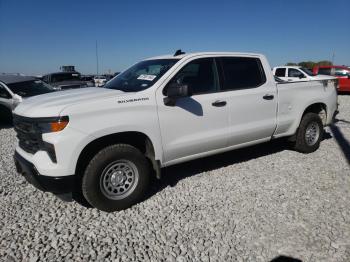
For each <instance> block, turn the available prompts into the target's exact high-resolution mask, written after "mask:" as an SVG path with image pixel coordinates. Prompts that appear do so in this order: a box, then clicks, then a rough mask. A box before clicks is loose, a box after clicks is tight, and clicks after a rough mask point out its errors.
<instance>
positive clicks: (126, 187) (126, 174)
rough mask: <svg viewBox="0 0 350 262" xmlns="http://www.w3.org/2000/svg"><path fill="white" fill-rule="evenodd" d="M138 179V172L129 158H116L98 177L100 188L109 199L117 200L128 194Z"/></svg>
mask: <svg viewBox="0 0 350 262" xmlns="http://www.w3.org/2000/svg"><path fill="white" fill-rule="evenodd" d="M138 180H139V172H138V170H137V167H136V166H135V164H134V163H132V162H131V161H129V160H117V161H114V162H113V163H111V164H109V165H108V166H107V167H106V168H105V169H104V170H103V172H102V175H101V177H100V189H101V191H102V193H103V194H104V195H105V196H106V197H107V198H109V199H112V200H118V199H123V198H125V197H127V196H129V195H130V194H131V193H132V192H133V191H134V189H135V187H136V185H137V183H138Z"/></svg>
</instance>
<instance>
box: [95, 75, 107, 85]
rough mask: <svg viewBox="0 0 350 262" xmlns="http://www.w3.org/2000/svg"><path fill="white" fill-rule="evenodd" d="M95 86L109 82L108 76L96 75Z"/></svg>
mask: <svg viewBox="0 0 350 262" xmlns="http://www.w3.org/2000/svg"><path fill="white" fill-rule="evenodd" d="M94 82H95V86H103V85H105V84H106V82H107V78H106V77H105V76H95V77H94Z"/></svg>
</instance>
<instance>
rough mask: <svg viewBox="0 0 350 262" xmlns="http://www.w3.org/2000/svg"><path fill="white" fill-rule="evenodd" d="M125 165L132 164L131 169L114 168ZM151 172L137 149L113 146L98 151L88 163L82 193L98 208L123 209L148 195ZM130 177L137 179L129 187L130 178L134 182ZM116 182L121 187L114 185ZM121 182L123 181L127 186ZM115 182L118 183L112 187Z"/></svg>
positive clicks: (108, 210) (126, 146) (120, 145)
mask: <svg viewBox="0 0 350 262" xmlns="http://www.w3.org/2000/svg"><path fill="white" fill-rule="evenodd" d="M124 162H125V163H126V164H125V165H126V166H128V165H129V170H128V169H127V167H125V165H124V168H125V169H126V170H128V171H120V170H119V169H114V168H116V167H115V165H117V166H118V165H119V166H123V163H124ZM119 166H118V167H119ZM120 169H121V167H120ZM125 169H121V170H125ZM110 170H113V171H110ZM116 170H119V171H116ZM130 170H132V171H130ZM111 172H112V174H111ZM118 172H121V173H122V174H119V173H118ZM149 172H150V166H149V164H148V161H147V160H146V158H145V156H144V155H143V154H142V153H141V152H140V151H139V150H138V149H137V148H135V147H133V146H131V145H126V144H116V145H111V146H108V147H106V148H104V149H102V150H101V151H99V152H98V153H97V154H96V155H95V156H94V157H93V158H92V160H91V161H90V163H89V164H88V166H87V168H86V170H85V173H84V176H83V179H82V192H83V195H84V197H85V198H86V200H87V201H88V202H89V203H90V204H91V205H92V206H93V207H96V208H97V209H100V210H102V211H106V212H113V211H118V210H123V209H126V208H129V207H130V206H132V205H133V204H135V203H137V202H139V201H140V200H142V198H143V197H144V196H145V195H146V192H147V190H148V186H149V177H150V175H149ZM116 173H118V174H116ZM130 174H132V175H130ZM136 174H137V179H136ZM129 175H130V176H134V179H133V180H132V181H133V183H132V184H129V185H128V184H127V183H129V182H128V181H129V179H130V180H131V178H130V177H129ZM112 177H114V180H112ZM107 180H108V181H107ZM117 180H118V182H119V184H118V185H115V184H117V182H116V181H117ZM121 181H124V184H123V182H121ZM113 182H115V184H113V185H112V183H113ZM130 183H131V182H130ZM120 185H122V186H120ZM127 185H128V188H126V186H127ZM122 189H123V191H121V190H122ZM114 190H115V191H117V193H115V192H114ZM113 194H115V195H113ZM117 194H122V195H117ZM123 194H125V196H123Z"/></svg>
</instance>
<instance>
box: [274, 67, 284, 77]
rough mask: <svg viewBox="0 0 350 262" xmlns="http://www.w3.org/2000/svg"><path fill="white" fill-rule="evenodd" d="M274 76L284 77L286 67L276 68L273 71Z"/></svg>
mask: <svg viewBox="0 0 350 262" xmlns="http://www.w3.org/2000/svg"><path fill="white" fill-rule="evenodd" d="M275 76H278V77H285V76H286V69H285V68H277V69H276V71H275Z"/></svg>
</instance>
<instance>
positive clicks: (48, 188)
mask: <svg viewBox="0 0 350 262" xmlns="http://www.w3.org/2000/svg"><path fill="white" fill-rule="evenodd" d="M14 161H15V165H16V169H17V172H18V173H19V174H21V175H23V176H24V177H25V179H26V180H27V181H28V182H29V183H30V184H32V185H33V186H35V187H36V188H37V189H39V190H41V191H44V192H51V193H54V194H56V195H60V194H66V193H71V192H73V189H74V185H75V175H70V176H62V177H51V176H43V175H41V174H39V172H38V171H37V170H36V168H35V166H34V165H33V164H32V163H30V162H29V161H27V160H26V159H24V158H23V157H22V156H21V155H20V154H19V153H18V152H17V151H16V152H15V155H14Z"/></svg>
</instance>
